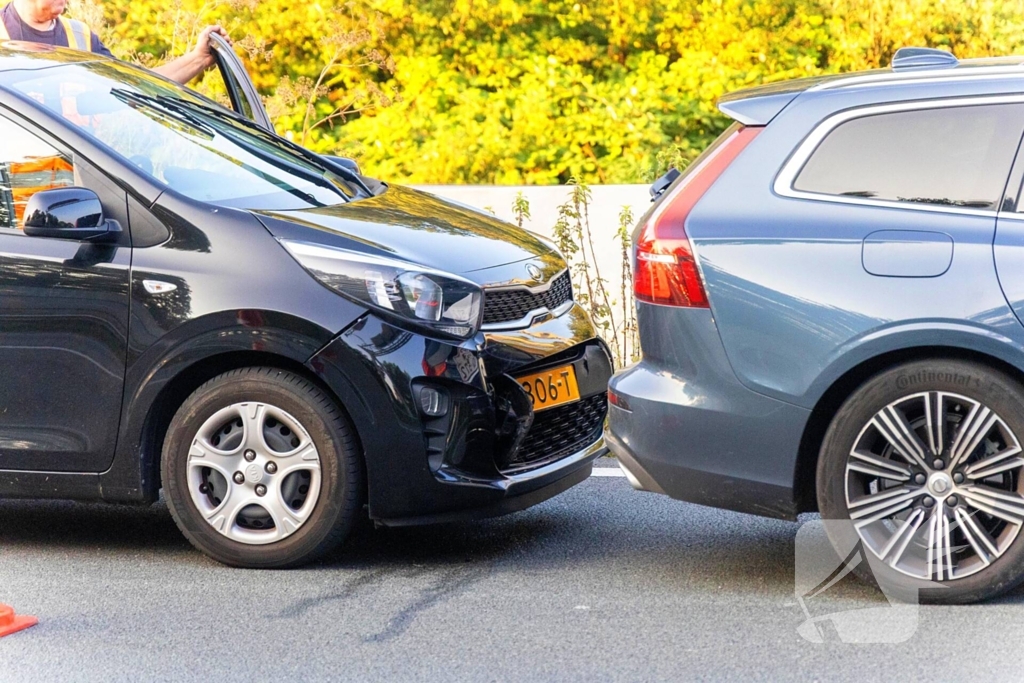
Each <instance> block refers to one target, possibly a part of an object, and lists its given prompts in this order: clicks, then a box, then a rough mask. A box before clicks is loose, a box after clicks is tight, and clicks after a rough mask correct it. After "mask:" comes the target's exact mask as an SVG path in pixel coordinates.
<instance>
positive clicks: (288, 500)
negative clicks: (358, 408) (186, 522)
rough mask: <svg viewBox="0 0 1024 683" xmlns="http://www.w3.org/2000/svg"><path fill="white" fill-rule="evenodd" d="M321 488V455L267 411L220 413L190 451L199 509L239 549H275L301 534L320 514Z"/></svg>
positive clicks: (292, 422) (285, 420)
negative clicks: (315, 513)
mask: <svg viewBox="0 0 1024 683" xmlns="http://www.w3.org/2000/svg"><path fill="white" fill-rule="evenodd" d="M238 475H242V476H238ZM320 482H321V477H320V454H319V452H318V451H317V448H316V445H315V444H314V443H313V440H312V439H311V438H310V436H309V433H308V432H307V431H306V429H305V428H304V427H303V426H302V425H301V424H300V423H299V421H298V420H296V419H295V418H294V417H292V416H291V415H290V414H288V413H287V412H285V411H284V410H281V409H280V408H277V407H276V406H272V405H270V404H267V403H236V404H234V405H231V406H228V407H227V408H223V409H221V410H218V411H217V412H216V413H214V414H213V415H212V416H210V417H209V418H208V419H207V420H206V421H205V422H204V423H203V425H202V426H201V427H200V428H199V431H198V432H197V433H196V436H195V438H194V439H193V441H192V447H191V449H190V450H189V456H188V483H189V493H190V495H191V497H192V502H193V504H195V506H196V508H197V509H198V510H199V512H200V514H202V515H203V517H204V518H205V519H206V521H207V523H209V524H210V525H211V526H212V527H213V528H214V529H216V530H217V531H218V532H220V533H221V534H223V535H225V536H227V537H228V538H230V539H232V540H235V541H238V542H240V543H246V544H250V545H262V544H266V543H273V542H275V541H279V540H281V539H283V538H285V537H287V536H290V535H291V534H293V533H295V532H296V531H298V530H299V528H300V527H301V526H302V525H303V523H305V522H306V520H307V519H309V516H310V515H311V514H312V512H313V508H314V507H315V506H316V502H317V498H318V497H319V495H320Z"/></svg>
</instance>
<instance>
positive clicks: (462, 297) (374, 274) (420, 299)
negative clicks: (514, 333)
mask: <svg viewBox="0 0 1024 683" xmlns="http://www.w3.org/2000/svg"><path fill="white" fill-rule="evenodd" d="M280 241H281V244H282V245H283V246H284V248H285V249H287V250H288V253H289V254H291V255H292V257H293V258H294V259H295V260H296V261H298V262H299V263H300V264H301V265H302V267H303V268H305V269H306V270H308V271H309V272H310V273H311V274H312V275H313V277H315V278H316V279H317V280H319V281H320V282H322V283H323V284H325V285H326V286H328V287H330V288H331V289H333V290H334V291H336V292H338V293H339V294H341V295H343V296H346V297H349V298H351V299H355V300H356V301H357V302H359V303H361V304H365V305H367V306H369V307H371V308H373V309H375V310H376V311H379V312H380V313H382V314H384V315H385V316H389V317H397V318H399V319H401V321H403V322H405V323H411V324H413V325H416V326H418V327H420V328H424V329H425V330H426V331H428V332H433V333H438V334H442V335H446V336H450V337H458V338H459V339H466V338H468V337H472V336H473V335H474V334H475V333H476V331H477V330H478V329H480V315H481V305H482V304H481V302H482V301H483V292H482V291H481V289H480V287H479V286H478V285H476V284H474V283H472V282H470V281H469V280H466V279H463V278H461V277H459V276H457V275H452V274H451V273H445V272H442V271H439V270H435V269H433V268H427V267H425V266H420V265H417V264H414V263H407V262H405V261H399V260H398V259H391V258H387V257H383V256H373V255H370V254H363V253H360V252H357V251H350V250H348V249H339V248H336V247H327V246H324V245H322V244H313V243H310V242H300V241H296V240H280Z"/></svg>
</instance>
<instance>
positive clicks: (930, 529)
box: [817, 360, 1024, 602]
mask: <svg viewBox="0 0 1024 683" xmlns="http://www.w3.org/2000/svg"><path fill="white" fill-rule="evenodd" d="M1022 405H1024V391H1022V389H1021V387H1020V386H1019V385H1018V384H1017V382H1015V381H1014V380H1013V379H1011V378H1009V377H1007V376H1006V375H1004V374H1002V373H1000V372H997V371H995V370H993V369H991V368H988V367H986V366H982V365H978V364H974V363H967V362H957V361H947V360H937V361H926V362H916V363H911V364H907V365H903V366H900V367H897V368H893V369H891V370H888V371H886V372H884V373H882V374H880V375H878V376H876V377H874V378H873V379H871V380H869V381H868V382H867V383H866V384H865V385H864V386H862V387H861V388H860V389H858V390H857V391H856V392H855V393H854V394H853V395H852V396H851V397H850V398H849V399H848V400H847V401H846V403H845V404H844V405H843V406H842V408H840V410H839V411H838V413H837V414H836V416H835V418H834V420H833V421H832V424H831V426H830V427H829V430H828V432H827V434H826V436H825V440H824V443H823V445H822V448H821V453H820V457H819V461H818V476H817V486H818V501H819V506H820V508H821V514H822V517H823V518H824V519H825V520H830V521H828V522H826V529H828V532H829V535H830V537H831V538H832V541H833V543H834V544H835V545H836V547H837V550H839V551H840V553H841V554H844V555H845V554H847V553H848V552H849V551H850V549H851V548H853V547H855V545H856V544H860V546H861V547H862V548H863V549H864V550H865V551H866V553H865V559H868V560H870V562H868V563H866V564H865V563H860V564H858V565H857V566H855V567H854V569H855V571H857V572H858V574H860V575H861V576H862V577H864V578H866V579H868V580H870V581H873V582H877V583H879V584H881V585H882V586H883V588H884V587H887V586H888V587H890V588H893V589H894V592H895V593H897V594H900V593H902V594H903V595H904V596H906V595H910V594H913V595H914V596H916V597H917V598H918V599H921V600H922V601H926V602H971V601H975V600H983V599H986V598H989V597H993V596H995V595H998V594H1000V593H1002V592H1004V591H1006V590H1008V589H1009V588H1011V587H1013V586H1015V585H1017V584H1018V583H1020V582H1021V580H1022V579H1024V534H1021V533H1020V532H1021V527H1022V526H1024V478H1022V476H1021V475H1022V474H1024V455H1022V448H1021V443H1022V441H1021V438H1022V437H1024V412H1022V410H1021V406H1022ZM867 553H870V556H868V555H867Z"/></svg>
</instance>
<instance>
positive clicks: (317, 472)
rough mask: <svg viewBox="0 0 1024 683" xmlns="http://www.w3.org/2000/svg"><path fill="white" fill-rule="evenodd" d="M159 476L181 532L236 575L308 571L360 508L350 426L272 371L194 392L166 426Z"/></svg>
mask: <svg viewBox="0 0 1024 683" xmlns="http://www.w3.org/2000/svg"><path fill="white" fill-rule="evenodd" d="M162 468H163V469H162V474H163V485H164V490H165V492H166V494H167V502H168V505H169V506H170V509H171V513H172V514H173V516H174V519H175V521H176V522H177V523H178V526H179V527H180V528H181V530H182V532H183V533H184V534H185V536H186V537H188V539H189V540H190V541H191V542H192V543H193V545H195V546H196V547H197V548H199V549H200V550H201V551H203V552H204V553H206V554H207V555H209V556H210V557H212V558H214V559H216V560H219V561H221V562H224V563H226V564H230V565H234V566H242V567H287V566H294V565H298V564H302V563H304V562H308V561H309V560H312V559H314V558H315V557H317V556H319V555H321V554H322V553H324V552H326V551H328V550H329V549H330V548H332V547H333V546H335V545H336V544H338V543H339V542H340V541H341V540H342V539H343V538H344V537H345V536H346V535H347V533H348V530H349V528H350V527H351V525H352V523H353V521H354V519H355V517H356V515H357V513H358V510H359V506H360V503H361V491H362V467H361V460H360V455H359V453H358V450H357V448H356V445H355V439H354V437H353V434H352V430H351V428H350V426H349V425H348V423H347V421H346V420H345V418H344V417H343V415H342V414H341V413H340V411H339V410H338V408H337V406H335V405H334V403H333V401H332V400H331V399H330V397H328V396H327V395H326V394H324V392H323V391H321V390H320V389H319V388H317V387H316V386H315V385H313V384H312V383H310V382H308V381H307V380H305V379H303V378H301V377H298V376H297V375H294V374H291V373H288V372H284V371H281V370H276V369H272V368H245V369H241V370H235V371H232V372H228V373H225V374H223V375H221V376H219V377H216V378H214V379H212V380H210V381H209V382H207V383H206V384H204V385H203V386H201V387H199V388H198V389H197V390H196V391H195V392H194V393H193V394H192V396H190V397H189V398H188V399H187V400H186V401H185V403H184V404H183V405H182V406H181V408H180V409H179V410H178V412H177V414H176V415H175V416H174V419H173V420H172V421H171V424H170V427H169V428H168V431H167V437H166V439H165V441H164V450H163V460H162Z"/></svg>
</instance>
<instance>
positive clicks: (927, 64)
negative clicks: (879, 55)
mask: <svg viewBox="0 0 1024 683" xmlns="http://www.w3.org/2000/svg"><path fill="white" fill-rule="evenodd" d="M959 63H960V61H959V60H957V58H956V57H954V56H953V54H952V53H950V52H946V51H945V50H936V49H934V48H930V47H901V48H900V49H899V50H896V54H895V55H893V58H892V70H893V71H913V70H915V69H952V68H953V67H954V66H957V65H958V64H959Z"/></svg>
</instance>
